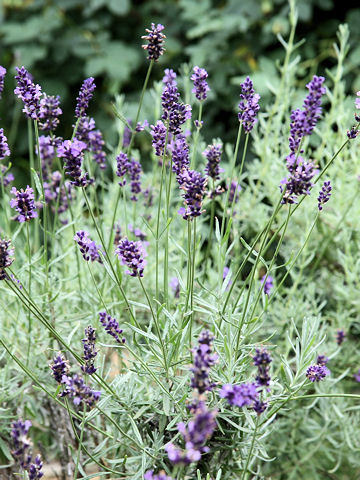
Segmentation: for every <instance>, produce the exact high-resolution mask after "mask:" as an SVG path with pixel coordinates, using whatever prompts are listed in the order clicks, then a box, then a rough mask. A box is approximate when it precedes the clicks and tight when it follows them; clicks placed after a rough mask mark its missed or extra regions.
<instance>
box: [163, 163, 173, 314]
mask: <svg viewBox="0 0 360 480" xmlns="http://www.w3.org/2000/svg"><path fill="white" fill-rule="evenodd" d="M172 166H173V160H172V155H171V157H170V166H169V181H168V182H167V183H166V231H165V248H164V297H165V302H166V308H167V309H169V229H170V224H168V222H169V217H170V213H169V212H170V198H171V181H172Z"/></svg>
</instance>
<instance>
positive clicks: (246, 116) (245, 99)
mask: <svg viewBox="0 0 360 480" xmlns="http://www.w3.org/2000/svg"><path fill="white" fill-rule="evenodd" d="M240 87H241V93H240V99H241V101H240V103H239V113H238V118H239V122H241V123H242V126H243V128H244V131H245V133H250V132H251V130H252V129H253V128H254V125H255V123H256V122H257V118H256V115H257V113H258V111H259V110H260V105H259V100H260V95H259V94H257V93H255V90H254V87H253V83H252V81H251V80H250V77H246V79H245V81H244V83H242V84H241V85H240Z"/></svg>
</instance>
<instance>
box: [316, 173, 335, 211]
mask: <svg viewBox="0 0 360 480" xmlns="http://www.w3.org/2000/svg"><path fill="white" fill-rule="evenodd" d="M331 190H332V188H331V183H330V180H328V181H327V182H324V184H323V186H322V187H321V190H320V193H319V196H318V209H319V210H322V209H323V205H324V204H325V203H326V202H328V201H329V200H330V197H331Z"/></svg>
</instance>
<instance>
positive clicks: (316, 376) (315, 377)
mask: <svg viewBox="0 0 360 480" xmlns="http://www.w3.org/2000/svg"><path fill="white" fill-rule="evenodd" d="M329 374H330V370H329V369H328V368H327V367H326V366H325V365H310V367H309V368H308V369H307V370H306V376H307V378H308V379H309V380H310V381H311V382H320V381H321V380H324V378H325V377H326V376H327V375H329Z"/></svg>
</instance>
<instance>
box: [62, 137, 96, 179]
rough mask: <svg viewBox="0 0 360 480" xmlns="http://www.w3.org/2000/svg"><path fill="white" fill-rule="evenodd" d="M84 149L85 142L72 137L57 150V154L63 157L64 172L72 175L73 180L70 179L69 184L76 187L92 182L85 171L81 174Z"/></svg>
mask: <svg viewBox="0 0 360 480" xmlns="http://www.w3.org/2000/svg"><path fill="white" fill-rule="evenodd" d="M84 150H86V143H84V142H81V141H80V140H78V139H77V138H74V140H73V141H72V142H71V141H70V140H65V141H64V142H63V143H62V144H61V145H60V146H59V147H58V151H57V156H58V157H59V158H64V159H65V166H64V168H65V173H66V174H67V175H69V176H70V177H73V179H74V180H72V181H71V184H72V185H75V186H76V187H86V186H87V185H89V184H90V183H92V180H91V179H89V178H88V174H87V173H85V174H84V175H82V170H81V165H82V162H83V159H84V153H83V152H84Z"/></svg>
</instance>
